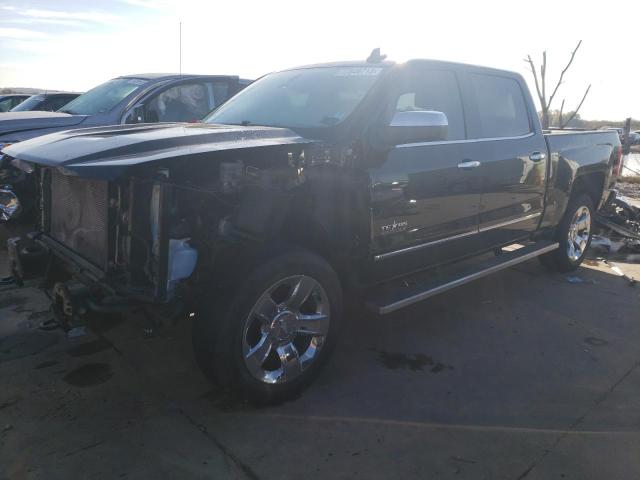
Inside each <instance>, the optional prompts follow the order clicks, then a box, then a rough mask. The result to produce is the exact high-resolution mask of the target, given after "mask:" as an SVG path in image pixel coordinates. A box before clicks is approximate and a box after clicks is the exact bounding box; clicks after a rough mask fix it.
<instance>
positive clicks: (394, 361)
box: [375, 350, 453, 373]
mask: <svg viewBox="0 0 640 480" xmlns="http://www.w3.org/2000/svg"><path fill="white" fill-rule="evenodd" d="M375 352H376V353H377V354H378V361H379V362H380V363H381V364H382V365H384V366H385V367H386V368H388V369H389V370H401V369H404V370H411V371H414V372H418V371H423V370H424V369H425V368H426V367H430V368H429V371H430V372H431V373H438V372H441V371H443V370H445V369H447V370H453V367H452V366H451V365H446V364H444V363H442V362H438V361H435V360H434V359H433V358H432V357H430V356H429V355H425V354H423V353H415V354H413V355H411V354H406V353H396V352H385V351H383V350H375Z"/></svg>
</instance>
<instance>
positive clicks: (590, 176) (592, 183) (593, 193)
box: [571, 172, 605, 208]
mask: <svg viewBox="0 0 640 480" xmlns="http://www.w3.org/2000/svg"><path fill="white" fill-rule="evenodd" d="M604 180H605V175H604V173H602V172H594V173H586V174H583V175H580V176H578V177H577V178H576V179H575V181H574V182H573V188H572V190H571V195H572V196H575V195H577V194H578V193H586V194H587V195H589V196H590V197H591V200H593V204H594V206H595V207H596V208H598V205H599V204H600V200H601V199H602V192H603V191H604Z"/></svg>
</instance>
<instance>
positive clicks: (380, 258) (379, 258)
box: [373, 230, 478, 262]
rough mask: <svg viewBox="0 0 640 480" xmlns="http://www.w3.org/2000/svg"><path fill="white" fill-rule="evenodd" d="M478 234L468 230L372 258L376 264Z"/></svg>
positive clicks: (476, 231)
mask: <svg viewBox="0 0 640 480" xmlns="http://www.w3.org/2000/svg"><path fill="white" fill-rule="evenodd" d="M477 233H478V230H469V231H468V232H463V233H459V234H457V235H453V236H451V237H446V238H440V239H438V240H433V241H431V242H426V243H421V244H419V245H413V246H411V247H407V248H401V249H400V250H393V251H391V252H387V253H381V254H380V255H376V256H374V257H373V261H374V262H378V261H380V260H384V259H386V258H391V257H395V256H396V255H401V254H403V253H409V252H414V251H416V250H421V249H423V248H427V247H431V246H432V245H438V244H439V243H444V242H448V241H449V240H456V239H457V238H463V237H468V236H470V235H475V234H477Z"/></svg>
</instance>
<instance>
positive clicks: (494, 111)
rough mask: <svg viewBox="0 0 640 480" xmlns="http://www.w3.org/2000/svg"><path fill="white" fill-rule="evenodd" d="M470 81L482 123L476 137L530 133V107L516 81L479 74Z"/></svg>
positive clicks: (471, 76)
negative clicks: (528, 107) (528, 108)
mask: <svg viewBox="0 0 640 480" xmlns="http://www.w3.org/2000/svg"><path fill="white" fill-rule="evenodd" d="M469 78H470V81H471V89H472V91H473V94H474V96H475V101H476V106H477V109H478V119H479V122H480V125H479V126H480V131H479V132H478V134H477V135H474V136H475V137H478V138H501V137H517V136H519V135H526V134H527V133H529V132H531V125H530V123H529V115H528V112H527V104H526V102H525V99H524V95H523V94H522V89H521V88H520V84H519V83H518V82H517V81H516V80H514V79H513V78H508V77H499V76H495V75H484V74H477V73H472V74H470V75H469Z"/></svg>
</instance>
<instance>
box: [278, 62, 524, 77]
mask: <svg viewBox="0 0 640 480" xmlns="http://www.w3.org/2000/svg"><path fill="white" fill-rule="evenodd" d="M415 64H425V65H429V66H434V67H442V68H454V69H464V70H482V71H485V72H491V73H495V74H498V75H509V76H520V74H518V73H517V72H513V71H509V70H501V69H498V68H493V67H485V66H481V65H472V64H468V63H461V62H449V61H445V60H431V59H427V58H414V59H411V60H407V61H406V62H404V63H396V62H393V61H390V60H383V61H380V62H367V61H365V60H355V61H345V62H328V63H315V64H311V65H302V66H299V67H293V68H288V69H285V70H299V69H304V68H326V67H383V68H389V67H392V66H399V67H402V66H403V65H407V66H408V65H415Z"/></svg>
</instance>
